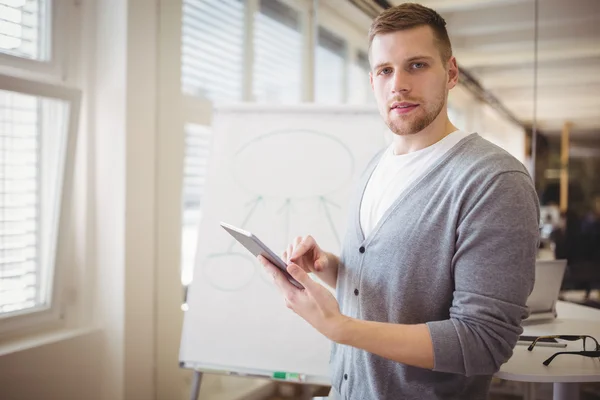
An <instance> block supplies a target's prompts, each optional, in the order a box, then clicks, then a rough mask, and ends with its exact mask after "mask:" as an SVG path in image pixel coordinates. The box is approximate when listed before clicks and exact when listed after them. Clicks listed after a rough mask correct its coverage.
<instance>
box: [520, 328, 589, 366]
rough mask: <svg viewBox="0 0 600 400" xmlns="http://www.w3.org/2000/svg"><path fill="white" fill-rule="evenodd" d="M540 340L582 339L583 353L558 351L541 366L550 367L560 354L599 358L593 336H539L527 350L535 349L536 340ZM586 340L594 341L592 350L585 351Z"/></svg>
mask: <svg viewBox="0 0 600 400" xmlns="http://www.w3.org/2000/svg"><path fill="white" fill-rule="evenodd" d="M541 339H561V340H568V341H571V342H572V341H575V340H579V339H583V351H559V352H557V353H554V354H553V355H552V356H551V357H550V358H548V359H547V360H546V361H544V362H543V364H544V365H546V366H547V365H550V363H551V362H552V360H554V358H556V356H559V355H561V354H574V355H579V356H584V357H592V358H596V357H598V358H600V344H598V341H597V340H596V339H595V338H594V337H593V336H589V335H552V336H539V337H537V338H536V339H535V340H534V341H533V342H532V343H531V344H530V345H529V347H528V348H527V350H529V351H532V350H533V348H534V347H535V345H536V344H537V342H538V340H541ZM586 339H591V340H593V341H594V344H595V345H596V346H595V347H594V350H587V349H586V346H585V342H586Z"/></svg>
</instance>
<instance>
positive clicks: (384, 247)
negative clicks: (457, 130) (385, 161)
mask: <svg viewBox="0 0 600 400" xmlns="http://www.w3.org/2000/svg"><path fill="white" fill-rule="evenodd" d="M378 160H379V156H378V157H376V158H375V159H374V160H373V161H372V162H371V164H370V165H369V166H368V167H367V169H366V171H365V173H364V175H363V177H362V179H361V180H362V182H361V183H360V184H359V188H358V191H357V193H356V195H355V199H354V201H353V202H352V204H351V206H350V210H351V215H350V220H349V224H348V230H347V233H346V236H345V239H344V244H343V249H342V254H341V257H340V260H341V265H340V269H339V273H338V280H337V298H338V301H339V303H340V307H341V310H342V313H343V314H345V315H348V316H351V317H354V318H359V319H362V320H369V321H380V322H390V323H399V324H420V323H426V324H427V327H428V328H429V332H430V334H431V338H432V340H433V349H434V369H433V371H431V370H426V369H421V368H416V367H410V366H407V365H403V364H400V363H397V362H394V361H391V360H388V359H385V358H382V357H379V356H377V355H374V354H371V353H368V352H366V351H364V350H360V349H356V348H353V347H349V346H344V345H338V344H334V345H333V348H332V354H331V376H332V387H333V389H334V390H335V391H336V392H337V396H338V397H340V398H342V399H352V400H367V399H419V400H421V399H461V400H463V399H485V398H486V395H487V392H488V389H489V383H490V380H491V375H492V374H494V373H495V372H496V371H498V369H499V368H500V365H501V364H502V363H504V362H506V360H508V358H509V357H510V356H511V355H512V350H513V347H514V346H515V344H516V341H517V338H518V336H519V334H520V333H521V332H522V328H521V327H520V324H521V320H522V319H523V318H524V317H526V316H527V309H526V307H525V302H526V300H527V297H528V295H529V293H530V292H531V290H532V287H533V282H534V270H535V257H536V252H537V247H538V240H539V230H538V221H539V204H538V199H537V195H536V192H535V189H534V187H533V183H532V180H531V178H530V176H529V174H528V173H527V171H526V169H525V168H524V167H523V165H522V164H521V163H520V162H519V161H518V160H516V159H515V158H514V157H512V156H511V155H510V154H508V153H507V152H506V151H504V150H502V149H501V148H499V147H497V146H495V145H493V144H491V143H490V142H488V141H486V140H485V139H483V138H481V137H480V136H479V135H477V134H472V135H469V136H468V137H466V138H465V139H463V140H461V141H460V142H459V143H458V144H457V145H456V146H454V147H453V148H452V149H451V150H449V151H448V152H447V153H446V154H445V155H444V156H443V157H442V158H441V159H440V160H439V161H438V162H437V163H436V164H435V165H433V166H432V167H431V168H430V169H429V170H427V171H425V172H424V174H423V175H422V176H421V178H419V179H418V180H417V181H416V182H414V183H413V184H412V185H410V186H409V187H408V188H407V189H406V190H405V191H404V192H403V194H402V195H401V196H400V197H399V198H398V199H397V200H396V201H395V203H393V205H392V206H391V207H390V208H389V209H388V210H387V211H386V213H385V214H384V216H383V217H382V219H381V221H379V223H378V224H377V225H376V226H375V228H374V229H373V232H372V233H371V234H370V236H369V237H367V238H365V237H364V235H363V233H362V230H361V228H360V224H359V206H360V200H361V198H362V194H363V192H364V189H365V187H366V184H367V182H368V179H369V177H370V175H371V173H372V172H373V170H374V168H375V166H376V165H377V161H378Z"/></svg>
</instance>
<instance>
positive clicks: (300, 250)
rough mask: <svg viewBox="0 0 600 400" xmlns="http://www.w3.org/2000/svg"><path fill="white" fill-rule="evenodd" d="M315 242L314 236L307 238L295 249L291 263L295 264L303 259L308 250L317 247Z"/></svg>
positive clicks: (291, 256)
mask: <svg viewBox="0 0 600 400" xmlns="http://www.w3.org/2000/svg"><path fill="white" fill-rule="evenodd" d="M315 244H316V243H315V240H314V239H313V238H312V236H307V237H306V238H304V240H302V241H301V242H300V243H299V244H298V245H297V246H296V247H295V248H294V252H293V253H292V254H291V255H290V261H291V262H295V261H296V260H297V259H298V258H300V257H302V256H303V255H304V254H305V253H306V252H307V251H308V250H310V249H311V248H312V247H314V246H315Z"/></svg>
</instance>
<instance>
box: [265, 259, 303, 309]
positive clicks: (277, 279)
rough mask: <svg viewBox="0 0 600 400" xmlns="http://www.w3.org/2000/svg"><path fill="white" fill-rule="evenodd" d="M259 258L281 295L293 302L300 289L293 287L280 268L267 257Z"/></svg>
mask: <svg viewBox="0 0 600 400" xmlns="http://www.w3.org/2000/svg"><path fill="white" fill-rule="evenodd" d="M257 258H258V260H259V261H260V263H261V264H262V265H263V266H264V267H265V270H266V272H267V273H268V274H269V275H271V277H272V278H273V282H274V283H275V285H276V286H277V287H278V289H279V291H280V292H281V294H282V295H283V296H285V298H287V299H288V300H290V301H291V300H292V298H293V297H294V293H295V292H297V291H299V290H300V289H298V288H297V287H296V286H294V285H292V284H291V283H290V281H288V279H287V278H286V277H285V275H284V274H283V272H281V270H280V269H279V268H277V267H276V266H275V265H273V264H272V263H271V262H270V261H269V260H267V259H266V258H265V257H263V256H258V257H257Z"/></svg>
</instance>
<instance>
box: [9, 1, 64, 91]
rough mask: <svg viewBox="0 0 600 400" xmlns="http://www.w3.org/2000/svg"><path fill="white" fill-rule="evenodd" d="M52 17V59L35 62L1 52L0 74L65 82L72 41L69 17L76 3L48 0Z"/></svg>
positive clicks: (50, 22) (50, 29)
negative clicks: (49, 78) (50, 78)
mask: <svg viewBox="0 0 600 400" xmlns="http://www.w3.org/2000/svg"><path fill="white" fill-rule="evenodd" d="M47 1H48V2H49V5H48V13H49V15H50V21H49V24H50V27H49V30H48V32H49V33H50V58H49V59H48V60H33V59H29V58H24V57H19V56H15V55H12V54H6V53H2V52H0V72H5V73H8V74H10V75H13V76H32V75H35V76H36V77H53V78H57V79H60V80H64V78H65V74H66V71H67V63H68V57H67V54H68V49H69V46H70V40H69V35H68V33H69V32H68V29H69V28H70V27H71V25H70V24H69V17H72V15H71V13H72V11H73V7H72V6H71V3H74V1H66V0H47Z"/></svg>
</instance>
